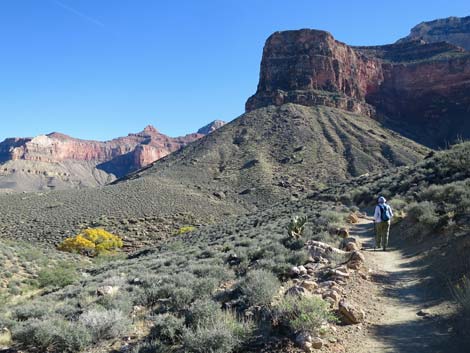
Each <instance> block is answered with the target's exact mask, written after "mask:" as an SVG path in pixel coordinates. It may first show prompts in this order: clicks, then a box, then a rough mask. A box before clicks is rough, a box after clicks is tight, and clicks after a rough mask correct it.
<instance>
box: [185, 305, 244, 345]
mask: <svg viewBox="0 0 470 353" xmlns="http://www.w3.org/2000/svg"><path fill="white" fill-rule="evenodd" d="M252 331H253V325H252V323H251V322H247V321H239V320H237V318H236V316H235V315H234V314H233V313H231V312H227V311H225V312H222V314H221V315H217V316H215V317H214V318H213V320H210V321H208V322H206V323H205V324H201V325H197V326H196V327H195V328H187V329H186V330H185V331H184V333H183V348H184V352H194V353H228V352H232V351H234V350H235V349H237V348H239V347H240V346H241V345H242V344H243V343H244V342H245V341H246V340H247V339H248V338H249V337H250V335H251V334H252Z"/></svg>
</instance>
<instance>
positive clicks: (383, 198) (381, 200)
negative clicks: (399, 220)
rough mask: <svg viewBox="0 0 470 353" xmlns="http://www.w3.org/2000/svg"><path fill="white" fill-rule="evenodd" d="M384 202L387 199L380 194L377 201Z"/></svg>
mask: <svg viewBox="0 0 470 353" xmlns="http://www.w3.org/2000/svg"><path fill="white" fill-rule="evenodd" d="M385 202H387V200H385V197H383V196H380V197H379V203H385Z"/></svg>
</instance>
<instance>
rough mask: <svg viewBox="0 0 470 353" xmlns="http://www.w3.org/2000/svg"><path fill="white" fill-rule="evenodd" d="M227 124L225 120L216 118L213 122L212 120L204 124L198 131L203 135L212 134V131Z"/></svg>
mask: <svg viewBox="0 0 470 353" xmlns="http://www.w3.org/2000/svg"><path fill="white" fill-rule="evenodd" d="M225 124H226V122H225V121H222V120H214V121H213V122H211V123H210V124H207V125H206V126H203V127H201V128H200V129H199V130H198V131H197V133H198V134H203V135H208V134H210V133H211V132H214V131H215V130H217V129H219V128H221V127H222V126H224V125H225Z"/></svg>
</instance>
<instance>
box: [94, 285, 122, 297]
mask: <svg viewBox="0 0 470 353" xmlns="http://www.w3.org/2000/svg"><path fill="white" fill-rule="evenodd" d="M118 290H119V288H118V287H113V286H102V287H99V288H97V289H96V295H97V296H98V297H104V296H107V295H114V294H116V293H117V291H118Z"/></svg>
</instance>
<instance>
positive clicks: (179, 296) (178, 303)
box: [169, 287, 194, 311]
mask: <svg viewBox="0 0 470 353" xmlns="http://www.w3.org/2000/svg"><path fill="white" fill-rule="evenodd" d="M193 299H194V291H193V289H192V288H190V287H176V288H174V289H173V292H172V293H171V295H170V305H169V306H170V307H171V309H172V310H175V311H179V310H183V309H185V308H186V307H187V306H188V305H189V304H190V303H191V302H192V301H193Z"/></svg>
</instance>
